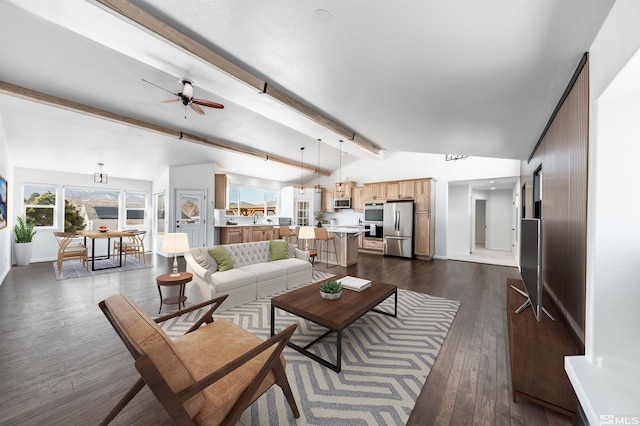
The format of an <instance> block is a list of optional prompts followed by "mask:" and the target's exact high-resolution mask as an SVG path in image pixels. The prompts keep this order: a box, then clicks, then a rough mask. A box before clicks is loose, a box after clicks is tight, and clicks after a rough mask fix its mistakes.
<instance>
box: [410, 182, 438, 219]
mask: <svg viewBox="0 0 640 426" xmlns="http://www.w3.org/2000/svg"><path fill="white" fill-rule="evenodd" d="M433 184H434V180H433V179H420V180H416V181H415V182H414V194H413V199H414V200H415V203H416V205H415V211H416V213H430V212H431V204H432V202H431V198H432V192H433V191H432V186H433Z"/></svg>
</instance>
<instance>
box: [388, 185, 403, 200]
mask: <svg viewBox="0 0 640 426" xmlns="http://www.w3.org/2000/svg"><path fill="white" fill-rule="evenodd" d="M384 192H385V196H386V199H387V200H397V199H398V198H399V195H400V184H399V183H398V182H389V183H386V184H385V188H384Z"/></svg>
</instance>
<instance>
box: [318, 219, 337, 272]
mask: <svg viewBox="0 0 640 426" xmlns="http://www.w3.org/2000/svg"><path fill="white" fill-rule="evenodd" d="M314 231H315V234H316V241H317V242H319V243H320V247H319V250H318V253H319V256H318V261H319V262H322V253H323V252H324V253H325V254H326V255H327V267H329V268H333V267H334V266H338V251H337V249H336V237H334V236H333V235H332V236H329V234H328V233H327V230H326V229H324V228H315V229H314ZM329 242H333V251H329ZM323 248H324V250H323ZM331 253H333V254H334V255H335V257H336V264H335V265H329V254H331Z"/></svg>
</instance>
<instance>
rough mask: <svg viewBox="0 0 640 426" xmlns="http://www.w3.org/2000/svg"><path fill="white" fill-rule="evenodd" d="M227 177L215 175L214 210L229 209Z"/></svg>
mask: <svg viewBox="0 0 640 426" xmlns="http://www.w3.org/2000/svg"><path fill="white" fill-rule="evenodd" d="M227 183H228V179H227V175H219V174H216V175H215V180H214V185H215V197H216V199H215V202H214V204H213V208H214V209H226V208H227Z"/></svg>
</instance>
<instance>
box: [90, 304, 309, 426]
mask: <svg viewBox="0 0 640 426" xmlns="http://www.w3.org/2000/svg"><path fill="white" fill-rule="evenodd" d="M226 298H227V295H222V296H220V297H217V298H215V299H212V300H209V301H207V302H204V303H200V304H198V305H195V306H192V307H189V308H186V309H183V310H181V311H178V312H175V313H173V314H169V315H165V316H162V317H159V318H156V319H155V320H154V319H152V318H150V317H149V316H148V315H147V314H146V313H145V312H143V311H142V310H141V309H140V308H139V307H138V306H136V305H135V304H134V303H133V302H131V301H130V300H129V299H127V298H126V297H125V296H123V295H121V294H116V295H113V296H111V297H109V298H107V299H106V300H103V301H102V302H100V303H99V306H100V309H102V312H103V313H104V315H105V316H106V317H107V319H108V320H109V322H110V323H111V325H112V326H113V328H114V329H115V331H116V333H118V336H120V338H121V339H122V341H123V342H124V344H125V346H126V347H127V349H128V350H129V352H131V355H132V356H133V358H134V360H135V362H134V364H135V367H136V369H137V370H138V372H139V373H140V376H141V377H140V378H139V379H138V381H137V382H136V383H135V384H134V385H133V387H132V388H131V389H130V390H129V391H128V392H127V393H126V394H125V395H124V396H123V397H122V399H121V400H120V402H119V403H118V404H117V405H116V406H115V407H114V408H113V409H112V410H111V412H110V413H109V414H108V415H107V417H106V418H105V419H104V420H103V422H102V424H103V425H106V424H108V423H109V422H111V420H113V419H114V418H115V417H116V415H118V413H119V412H120V411H122V409H123V408H124V407H125V406H126V405H127V404H128V403H129V402H130V401H131V399H132V398H133V397H134V396H135V395H136V394H137V393H138V392H139V391H140V390H141V389H142V388H143V387H144V385H145V384H146V385H147V386H149V388H150V389H151V391H152V392H153V393H154V395H155V396H156V398H157V399H158V400H159V401H160V403H161V404H162V406H163V407H164V409H165V410H166V412H167V413H168V414H169V416H170V417H171V419H172V420H173V421H174V422H175V423H176V424H179V425H193V424H206V425H219V424H224V425H227V424H231V425H233V424H235V423H236V422H237V421H238V419H239V418H240V416H241V415H242V413H243V411H244V410H245V409H246V408H248V407H249V406H250V405H251V404H252V403H253V402H254V401H255V400H256V399H258V397H260V395H262V394H263V393H264V392H266V391H267V390H268V389H269V388H270V387H271V386H273V385H274V384H277V385H279V386H280V387H281V388H282V391H283V392H284V395H285V397H286V399H287V402H288V403H289V406H290V407H291V411H292V412H293V414H294V416H295V417H296V418H298V417H300V413H299V411H298V407H297V405H296V402H295V399H294V397H293V393H292V392H291V387H290V386H289V381H288V380H287V376H286V374H285V360H284V356H283V355H282V350H283V349H284V347H285V346H286V344H287V342H288V341H289V338H290V337H291V335H292V334H293V332H294V331H295V328H296V325H295V324H292V325H291V326H289V327H288V328H287V329H285V330H283V331H282V332H280V333H278V334H276V335H275V336H273V337H271V338H270V339H268V340H262V339H260V338H259V337H257V336H255V335H254V334H252V333H250V332H248V331H246V330H244V329H243V328H241V327H238V326H236V325H234V324H232V323H230V322H229V321H226V320H224V319H217V320H215V321H214V320H213V312H214V311H215V310H216V309H217V308H218V307H219V306H220V304H221V303H222V302H223V301H224V300H225V299H226ZM208 305H211V307H210V308H209V310H208V311H207V312H206V313H205V314H204V315H203V316H202V317H201V318H200V319H199V320H198V321H196V323H195V324H194V325H193V326H192V327H191V328H190V329H189V330H188V331H187V332H186V333H185V334H184V336H182V337H180V338H179V339H177V340H174V341H172V340H171V338H170V337H169V336H167V334H166V333H165V332H164V331H163V330H162V329H161V328H160V327H159V326H158V325H157V324H158V323H161V322H163V321H166V320H168V319H171V318H175V317H177V316H180V315H183V314H185V313H188V312H191V311H194V310H196V309H200V308H203V307H205V306H208ZM203 324H204V325H203Z"/></svg>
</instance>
